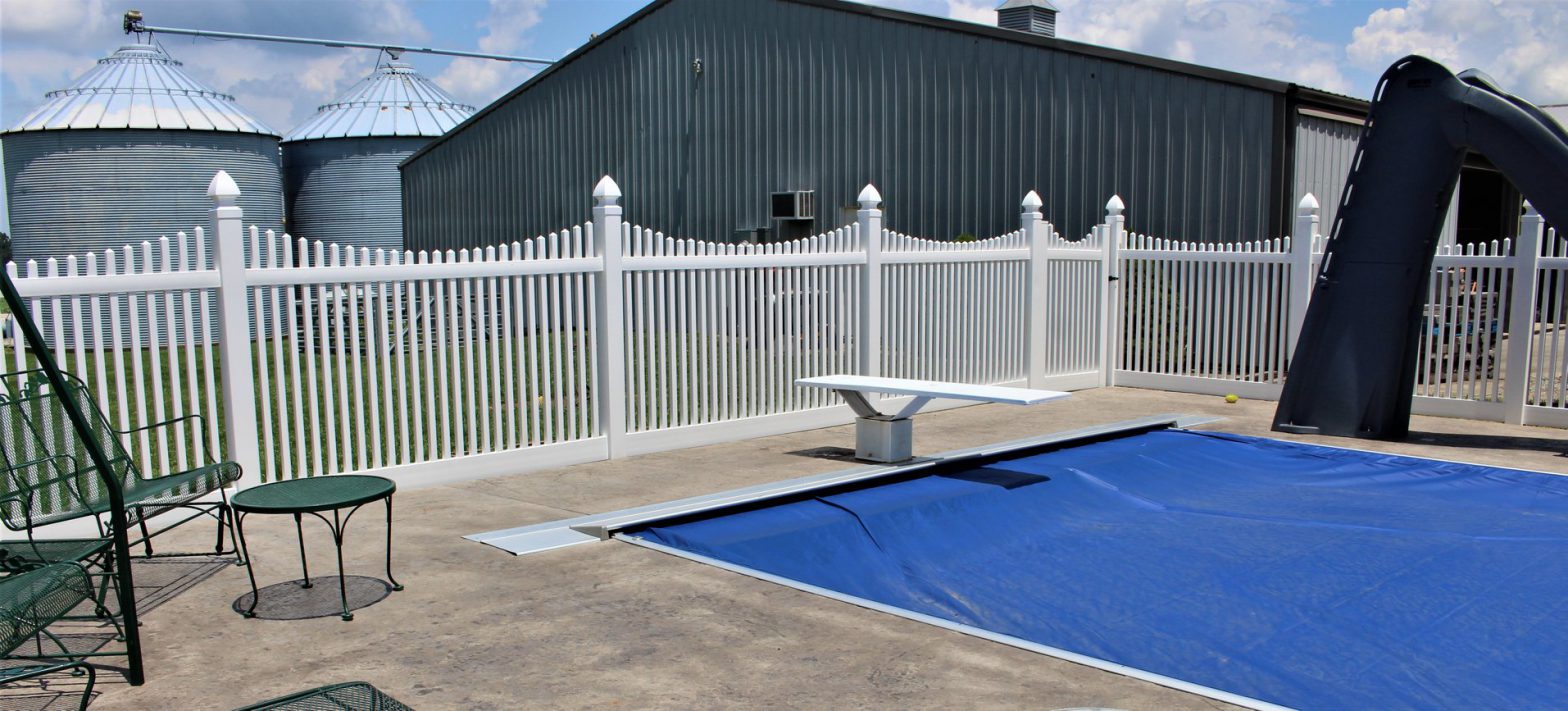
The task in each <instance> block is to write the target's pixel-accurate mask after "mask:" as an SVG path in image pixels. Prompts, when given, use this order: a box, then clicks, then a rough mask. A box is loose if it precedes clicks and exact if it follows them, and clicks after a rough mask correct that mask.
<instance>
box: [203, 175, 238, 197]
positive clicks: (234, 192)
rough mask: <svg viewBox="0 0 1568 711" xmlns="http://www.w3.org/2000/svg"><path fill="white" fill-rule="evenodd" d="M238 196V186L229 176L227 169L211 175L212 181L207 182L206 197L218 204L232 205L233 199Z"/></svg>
mask: <svg viewBox="0 0 1568 711" xmlns="http://www.w3.org/2000/svg"><path fill="white" fill-rule="evenodd" d="M239 196H240V186H239V185H237V184H235V182H234V179H233V178H231V177H229V173H228V171H223V170H220V171H218V174H217V175H214V176H212V182H210V183H207V197H210V198H212V199H213V201H214V202H216V203H218V204H219V205H233V204H234V199H235V198H237V197H239Z"/></svg>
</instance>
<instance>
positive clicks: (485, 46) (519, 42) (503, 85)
mask: <svg viewBox="0 0 1568 711" xmlns="http://www.w3.org/2000/svg"><path fill="white" fill-rule="evenodd" d="M545 4H546V0H490V11H489V13H487V14H486V15H485V19H484V20H481V21H480V22H479V23H478V24H477V25H476V27H477V28H478V29H481V30H484V31H485V34H484V36H482V37H480V38H479V48H480V49H481V50H482V51H485V52H489V53H492V54H519V53H522V52H523V50H525V49H526V48H527V47H528V46H529V43H530V42H529V40H530V36H529V34H528V32H529V30H532V29H533V28H534V26H535V25H538V24H539V13H540V11H541V10H543V9H544V7H545ZM536 71H537V69H536V68H534V67H532V66H530V65H527V64H522V63H518V62H498V61H495V60H490V59H457V60H454V61H453V62H452V63H451V64H449V65H447V68H446V70H445V71H443V72H441V74H440V75H438V76H436V77H435V82H436V83H437V84H439V85H441V86H442V87H444V88H446V90H447V91H449V92H451V93H452V94H453V95H455V96H457V97H458V98H460V99H463V100H464V101H467V102H469V103H471V104H474V105H475V106H483V105H485V104H488V103H490V102H491V101H494V100H495V99H496V98H497V97H499V96H500V95H501V94H503V93H505V92H506V91H508V90H510V89H511V88H512V87H515V86H517V85H518V84H521V83H522V82H523V81H524V80H526V79H527V78H528V77H530V76H532V75H533V74H534V72H536Z"/></svg>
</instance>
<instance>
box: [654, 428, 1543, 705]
mask: <svg viewBox="0 0 1568 711" xmlns="http://www.w3.org/2000/svg"><path fill="white" fill-rule="evenodd" d="M635 535H637V536H640V537H642V538H645V539H647V540H651V541H654V542H657V543H661V544H664V545H666V546H670V547H673V548H677V549H681V550H684V551H688V552H691V553H696V554H699V555H703V556H708V557H711V558H715V559H719V560H722V561H726V562H729V563H732V564H735V565H739V566H744V567H747V568H752V569H755V570H759V571H763V572H766V573H772V574H774V575H778V576H783V577H786V578H791V579H794V580H797V581H801V582H805V583H810V584H812V585H816V586H820V587H823V588H828V589H830V590H834V591H837V592H839V593H843V594H846V595H851V596H855V597H859V598H864V599H868V600H872V601H876V602H881V603H885V604H888V605H892V606H896V607H900V608H904V609H907V610H911V611H914V612H919V613H924V614H927V615H932V616H935V617H939V618H944V619H948V620H952V621H955V622H958V623H962V624H965V625H971V626H974V627H978V628H981V629H985V630H990V631H993V632H998V633H1001V634H1005V635H1011V636H1014V637H1018V638H1022V639H1025V640H1029V641H1032V642H1036V643H1039V644H1043V645H1047V646H1051V647H1056V648H1060V649H1065V650H1068V651H1072V652H1077V653H1080V654H1085V655H1088V656H1091V657H1096V658H1099V659H1103V660H1107V661H1112V662H1116V663H1119V664H1124V665H1127V666H1131V667H1134V668H1137V669H1142V670H1145V671H1151V672H1155V673H1158V674H1162V675H1165V676H1169V677H1173V678H1176V679H1181V680H1184V681H1188V682H1192V683H1196V684H1200V685H1203V686H1208V687H1211V688H1214V689H1219V690H1223V691H1227V692H1231V693H1235V694H1240V695H1243V696H1247V697H1251V698H1254V699H1258V700H1262V701H1268V702H1272V703H1276V704H1282V705H1286V706H1295V707H1301V708H1323V709H1371V708H1378V709H1394V708H1500V707H1508V708H1515V709H1524V708H1562V707H1564V706H1568V609H1565V606H1568V477H1558V476H1552V475H1548V474H1539V473H1530V472H1521V471H1516V470H1510V469H1499V468H1494V467H1485V466H1477V465H1470V464H1457V463H1448V462H1436V461H1432V460H1424V459H1414V458H1409V457H1400V456H1393V455H1382V454H1373V453H1369V452H1362V451H1352V450H1343V449H1331V448H1326V447H1318V446H1312V445H1304V444H1298V443H1292V442H1281V441H1276V440H1269V439H1260V438H1253V437H1243V436H1237V435H1228V434H1217V433H1208V432H1191V431H1182V430H1164V431H1154V432H1148V433H1144V434H1139V435H1135V436H1130V437H1125V438H1121V439H1114V440H1109V441H1102V442H1097V443H1092V444H1085V445H1081V446H1074V447H1069V448H1066V449H1060V450H1057V451H1051V452H1045V453H1041V454H1034V455H1030V456H1019V457H1017V458H1014V459H1010V460H1003V461H995V462H992V463H990V464H987V465H985V466H980V467H976V468H971V469H968V470H956V471H947V472H943V473H940V474H936V475H929V476H924V477H920V478H915V479H908V480H903V481H899V482H896V483H890V484H884V485H881V486H875V487H872V488H865V489H860V490H855V491H847V492H841V493H833V494H826V495H821V496H818V497H816V498H810V499H804V500H797V501H791V502H787V503H782V504H777V505H772V506H766V507H763V508H757V509H752V510H748V511H743V512H740V513H732V514H727V515H722V516H717V517H712V518H707V519H702V520H695V521H688V522H681V523H676V524H670V525H656V526H653V527H651V528H647V529H644V530H642V531H639V532H636V533H635Z"/></svg>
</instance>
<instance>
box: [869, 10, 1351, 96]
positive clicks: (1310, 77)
mask: <svg viewBox="0 0 1568 711" xmlns="http://www.w3.org/2000/svg"><path fill="white" fill-rule="evenodd" d="M867 1H871V2H873V4H877V5H884V6H888V7H895V8H898V9H901V10H909V11H911V12H923V13H927V14H933V15H944V14H945V15H946V16H948V17H951V18H954V19H958V20H965V21H968V22H978V23H982V24H987V25H995V24H996V6H997V5H998V4H1000V0H995V1H993V0H867ZM1323 1H1324V0H1053V2H1054V3H1055V4H1056V6H1057V8H1058V9H1059V10H1060V13H1059V14H1058V15H1057V18H1056V30H1057V35H1058V36H1059V37H1062V38H1063V39H1070V40H1076V41H1079V42H1086V43H1089V44H1097V45H1101V46H1105V47H1115V48H1117V49H1125V50H1128V51H1131V52H1137V53H1139V54H1148V55H1153V56H1156V57H1166V58H1168V59H1174V60H1177V61H1181V62H1190V63H1193V64H1201V65H1205V66H1211V67H1219V68H1221V69H1229V70H1232V71H1237V72H1244V73H1247V74H1257V75H1262V76H1267V77H1273V78H1276V79H1284V80H1286V81H1293V82H1297V83H1300V84H1306V85H1308V86H1312V87H1315V88H1319V89H1327V90H1329V91H1337V92H1341V93H1348V92H1349V91H1351V82H1350V81H1349V80H1348V79H1347V78H1346V77H1345V75H1344V73H1343V72H1342V71H1341V69H1340V63H1341V62H1342V61H1343V57H1344V52H1343V50H1342V49H1340V48H1338V47H1336V46H1334V45H1332V44H1330V43H1328V42H1324V41H1321V40H1317V39H1314V38H1312V37H1309V36H1308V35H1306V34H1305V33H1303V32H1302V31H1300V30H1299V29H1298V28H1297V22H1296V18H1297V17H1299V16H1300V15H1301V14H1303V13H1306V12H1310V11H1312V9H1313V4H1314V3H1321V2H1323Z"/></svg>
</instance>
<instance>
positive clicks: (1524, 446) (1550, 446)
mask: <svg viewBox="0 0 1568 711" xmlns="http://www.w3.org/2000/svg"><path fill="white" fill-rule="evenodd" d="M1405 441H1406V442H1409V443H1411V444H1425V445H1431V446H1434V447H1459V448H1463V449H1494V450H1515V451H1532V452H1549V453H1551V454H1555V455H1557V456H1559V457H1568V439H1563V438H1555V437H1503V436H1498V435H1475V434H1458V433H1453V432H1416V431H1412V432H1411V433H1410V434H1409V436H1407V437H1406V438H1405Z"/></svg>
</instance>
